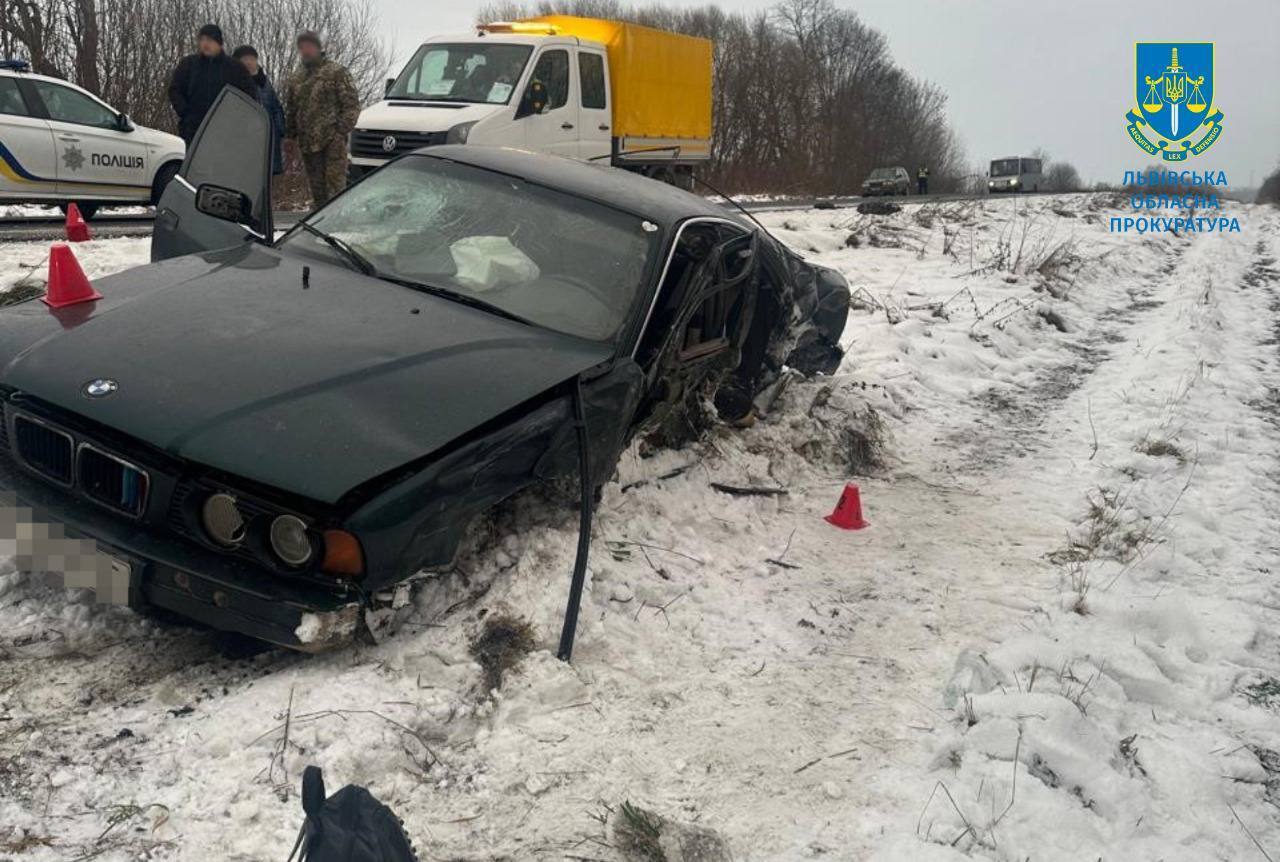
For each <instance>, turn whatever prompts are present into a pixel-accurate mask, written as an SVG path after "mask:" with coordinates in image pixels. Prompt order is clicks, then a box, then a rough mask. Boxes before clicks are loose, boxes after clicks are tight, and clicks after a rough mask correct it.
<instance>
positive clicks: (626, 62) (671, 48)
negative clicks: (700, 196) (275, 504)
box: [526, 15, 712, 141]
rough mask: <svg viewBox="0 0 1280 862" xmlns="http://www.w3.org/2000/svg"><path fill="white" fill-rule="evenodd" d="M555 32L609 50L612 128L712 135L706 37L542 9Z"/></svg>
mask: <svg viewBox="0 0 1280 862" xmlns="http://www.w3.org/2000/svg"><path fill="white" fill-rule="evenodd" d="M526 20H527V21H530V22H534V21H536V22H540V23H545V24H550V25H552V26H553V27H555V28H556V31H557V35H560V36H575V37H577V38H579V39H584V40H587V41H591V42H600V43H602V44H603V45H604V46H605V48H606V50H607V52H608V55H609V79H610V82H611V86H612V89H613V134H614V136H615V137H620V138H675V139H694V140H698V141H708V140H710V138H711V47H712V46H711V41H710V40H709V39H700V38H697V37H695V36H683V35H680V34H678V33H668V32H666V31H664V30H654V29H652V28H650V27H641V26H640V25H638V24H625V23H623V22H621V21H604V20H601V19H598V18H576V17H574V16H571V15H543V16H540V17H538V18H529V19H526Z"/></svg>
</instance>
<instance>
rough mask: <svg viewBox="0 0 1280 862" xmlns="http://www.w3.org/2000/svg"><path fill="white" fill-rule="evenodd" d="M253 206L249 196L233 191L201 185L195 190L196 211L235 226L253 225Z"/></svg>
mask: <svg viewBox="0 0 1280 862" xmlns="http://www.w3.org/2000/svg"><path fill="white" fill-rule="evenodd" d="M252 208H253V204H252V202H251V201H250V200H249V196H248V195H246V194H243V193H241V192H238V191H236V190H235V189H228V188H223V187H222V186H215V185H211V184H209V183H203V184H202V185H201V186H200V188H198V189H196V210H197V211H198V212H202V213H204V214H205V215H207V216H212V217H213V218H216V219H221V220H222V221H232V222H235V223H236V224H246V225H251V224H252V223H253V214H252Z"/></svg>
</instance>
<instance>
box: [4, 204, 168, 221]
mask: <svg viewBox="0 0 1280 862" xmlns="http://www.w3.org/2000/svg"><path fill="white" fill-rule="evenodd" d="M150 211H151V207H146V206H141V205H139V206H105V207H103V208H102V209H101V210H100V212H101V213H102V214H103V215H104V216H113V215H117V216H119V215H142V214H144V213H148V212H150ZM61 217H62V210H60V209H58V208H57V207H56V206H45V205H43V204H0V218H11V219H23V218H61Z"/></svg>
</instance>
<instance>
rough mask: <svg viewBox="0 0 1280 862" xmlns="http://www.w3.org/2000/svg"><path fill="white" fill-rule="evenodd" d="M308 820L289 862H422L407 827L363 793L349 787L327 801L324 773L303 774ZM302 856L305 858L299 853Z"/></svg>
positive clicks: (309, 771)
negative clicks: (414, 848) (405, 828)
mask: <svg viewBox="0 0 1280 862" xmlns="http://www.w3.org/2000/svg"><path fill="white" fill-rule="evenodd" d="M302 809H303V811H305V812H306V813H307V819H306V821H305V822H304V823H303V824H302V829H300V830H299V831H298V840H297V841H296V842H295V843H294V845H293V851H292V852H291V853H290V854H289V862H293V859H294V857H295V856H297V860H298V862H418V856H417V854H416V853H414V850H413V843H412V842H410V841H409V836H408V835H406V834H405V831H404V822H403V821H402V820H400V818H398V817H396V815H395V814H394V813H392V811H391V809H390V808H388V807H387V806H385V805H383V804H382V803H381V802H379V801H378V800H377V799H375V798H374V797H373V794H372V793H370V792H369V791H368V790H365V789H364V788H363V787H357V786H355V785H354V784H348V785H347V786H346V787H344V788H342V789H341V790H339V791H338V792H337V793H335V794H333V795H332V796H330V797H329V798H328V799H326V798H325V795H324V777H323V776H322V775H321V773H320V767H318V766H308V767H307V768H306V769H304V770H303V772H302ZM299 851H301V855H298V852H299Z"/></svg>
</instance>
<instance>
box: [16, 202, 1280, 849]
mask: <svg viewBox="0 0 1280 862" xmlns="http://www.w3.org/2000/svg"><path fill="white" fill-rule="evenodd" d="M1123 203H1124V201H1123V199H1120V198H1115V199H1113V198H1112V196H1108V195H1069V196H1061V197H1037V198H1030V199H1022V198H1008V199H1000V200H978V201H965V202H956V203H925V204H920V203H918V202H915V201H912V202H910V203H907V204H905V205H904V206H902V209H901V210H900V211H899V212H895V213H891V214H887V215H877V216H872V217H868V216H866V215H863V214H860V213H856V212H850V211H847V210H818V209H815V210H808V211H802V212H788V213H785V214H784V213H774V214H762V215H760V218H761V220H762V221H764V222H765V224H766V225H767V226H768V227H769V229H770V230H771V231H772V232H774V233H775V234H776V235H777V236H778V237H779V238H780V239H782V240H783V241H785V242H787V243H789V244H790V245H792V246H793V247H794V248H796V249H797V250H799V251H801V252H802V253H804V254H809V255H812V256H814V258H815V259H816V260H817V261H818V262H821V263H823V264H826V265H829V266H834V267H836V268H838V269H840V270H841V271H842V272H843V273H844V274H845V275H846V276H847V277H848V278H849V280H850V282H851V284H852V286H853V287H854V289H855V291H856V292H855V296H854V308H855V309H856V310H855V312H854V313H853V314H852V315H851V316H850V321H849V325H848V329H847V331H846V334H845V344H846V346H847V347H848V349H849V353H848V356H847V358H846V359H845V362H844V364H843V365H842V367H841V368H840V370H839V372H838V373H837V374H835V375H833V376H831V377H829V378H825V379H821V380H814V381H804V380H795V381H792V382H790V383H789V384H788V385H787V386H785V387H783V388H782V389H781V391H779V392H778V393H776V397H775V398H774V399H773V400H772V402H771V403H770V404H769V405H768V409H767V413H766V414H765V415H762V416H760V417H759V419H758V421H756V422H755V423H754V424H753V425H752V426H751V427H746V428H719V429H716V430H715V431H714V432H713V433H712V434H711V435H710V436H709V437H708V439H706V440H705V441H703V442H702V443H701V444H700V445H699V446H697V447H694V448H687V449H685V450H682V451H669V450H658V451H644V450H643V449H642V447H641V446H639V445H637V446H636V447H633V449H632V450H631V451H629V452H628V453H627V454H626V455H625V456H624V458H623V460H622V463H621V465H620V470H619V475H618V477H617V479H616V481H614V482H612V483H610V484H609V485H608V486H607V487H606V488H605V491H604V495H603V499H602V501H601V503H600V506H599V508H598V513H597V518H596V524H595V535H594V544H593V547H592V554H591V562H590V571H589V583H588V589H587V592H586V595H585V596H584V599H583V608H582V619H581V624H580V630H579V635H578V646H577V650H576V651H575V658H574V664H573V665H572V666H567V665H564V664H562V663H561V662H558V661H557V660H556V659H555V658H554V656H553V651H554V646H555V636H556V634H557V632H558V627H559V624H560V615H561V613H562V611H563V605H564V598H565V592H566V590H567V588H568V572H569V571H570V568H571V563H572V559H573V553H574V543H575V539H576V533H575V530H576V518H575V515H574V508H573V501H572V500H571V499H560V497H559V496H558V495H557V494H555V493H553V492H552V491H547V492H545V493H543V492H539V493H535V494H530V495H525V496H522V497H519V498H517V499H514V500H512V501H509V502H508V503H506V504H504V505H503V506H502V507H500V509H499V510H498V511H497V512H495V513H494V514H493V516H492V517H491V518H489V519H487V520H486V522H485V523H484V524H482V525H480V527H479V528H478V529H477V531H476V535H475V537H474V541H473V542H472V543H471V545H470V546H469V547H468V549H467V550H466V552H465V553H464V554H463V555H462V556H461V558H460V559H459V561H458V562H457V565H456V566H455V568H454V569H453V570H451V571H449V572H441V573H433V574H432V576H431V577H428V578H426V579H425V580H424V581H423V582H422V584H421V589H420V590H418V592H417V595H416V596H415V598H414V604H413V606H412V607H413V610H414V612H413V613H412V614H411V615H409V617H408V619H407V620H405V621H404V623H403V625H402V626H401V628H400V631H399V632H398V633H396V634H394V635H392V636H388V637H385V638H383V639H382V640H381V642H380V643H378V644H367V643H361V644H356V645H353V646H351V647H349V648H345V649H342V650H337V651H333V652H329V653H324V654H321V655H315V656H306V655H298V654H292V653H285V652H280V651H269V652H264V653H261V654H258V655H254V656H251V657H249V658H243V659H228V658H224V657H223V656H222V655H221V654H220V653H219V652H218V650H217V649H215V642H214V639H213V638H211V637H210V636H209V635H208V634H206V633H203V632H200V631H197V630H193V629H189V628H185V627H181V626H176V625H173V624H171V623H167V622H163V621H156V620H151V619H148V618H144V617H140V616H138V615H135V614H133V613H130V612H128V611H126V610H121V609H119V608H111V607H106V606H97V605H94V604H93V603H92V601H91V600H88V599H86V598H85V597H84V596H82V595H78V594H76V593H75V592H67V591H63V590H57V591H55V590H52V589H49V588H47V587H42V586H38V585H36V584H35V583H32V582H28V579H27V578H25V577H24V576H22V575H20V574H18V573H16V572H15V571H14V566H13V564H12V562H11V561H0V631H2V632H3V634H0V823H2V824H4V825H3V826H0V855H11V856H13V857H14V858H16V859H21V860H24V862H27V860H31V862H43V860H55V859H57V860H64V859H68V858H75V857H76V856H81V857H88V856H94V857H95V858H98V859H102V860H125V859H135V858H152V859H197V858H227V859H245V860H247V859H261V858H277V857H279V858H282V857H283V856H284V855H285V854H287V852H288V848H289V847H290V846H291V845H292V841H293V838H294V833H295V829H296V807H297V800H296V790H295V788H296V787H297V783H298V778H299V776H300V775H301V772H302V769H303V767H304V766H305V765H307V764H309V763H316V764H319V765H321V766H323V767H324V769H325V772H326V775H329V776H331V777H332V780H333V781H336V782H338V783H348V782H350V783H355V784H361V785H365V786H368V787H369V788H370V790H371V791H373V792H374V793H375V794H376V795H377V796H378V797H379V798H380V799H381V800H383V801H384V802H386V803H387V804H388V805H390V806H391V807H392V808H394V809H395V810H396V811H397V812H398V813H401V814H402V815H403V816H404V817H405V820H406V824H405V825H406V828H407V831H408V832H409V834H410V835H412V836H414V838H415V839H416V840H417V842H418V844H419V846H420V847H422V848H423V853H424V856H425V858H456V859H475V860H480V859H484V860H489V859H560V858H565V857H566V856H579V857H588V858H599V859H605V860H617V859H629V860H635V859H644V858H665V859H668V860H677V859H684V860H685V862H694V860H713V862H719V860H721V859H723V858H733V859H738V860H780V859H805V858H820V857H826V858H833V859H845V858H858V859H862V858H875V859H882V860H898V859H913V860H915V859H925V860H947V859H958V858H963V857H964V856H966V855H967V856H972V857H978V858H990V859H1009V860H1015V859H1017V860H1021V859H1025V858H1027V857H1031V858H1035V859H1095V858H1107V859H1112V858H1116V859H1156V858H1162V859H1167V860H1202V859H1247V858H1264V854H1266V853H1271V854H1272V855H1275V854H1276V853H1277V852H1280V812H1277V803H1278V802H1280V754H1277V752H1280V719H1278V717H1277V712H1278V711H1280V682H1278V680H1280V640H1278V639H1277V635H1276V631H1277V630H1278V629H1280V627H1278V626H1277V614H1278V613H1280V611H1278V610H1277V608H1278V607H1280V597H1277V595H1276V587H1275V573H1276V571H1277V570H1278V569H1280V549H1277V547H1276V539H1275V524H1276V523H1277V522H1280V349H1278V347H1277V333H1278V332H1280V272H1278V271H1277V267H1276V258H1277V257H1280V248H1277V245H1278V244H1280V214H1277V212H1276V211H1275V210H1274V209H1266V208H1262V207H1252V206H1243V205H1235V204H1227V206H1229V207H1231V208H1233V210H1238V214H1239V216H1240V218H1241V221H1242V223H1243V224H1244V225H1245V231H1244V233H1242V234H1236V235H1217V234H1201V235H1188V236H1182V237H1173V236H1152V235H1148V236H1145V237H1137V236H1132V235H1118V234H1111V233H1109V232H1108V231H1107V218H1108V216H1109V214H1110V213H1111V212H1112V211H1113V210H1114V208H1115V207H1117V206H1121V205H1123ZM1233 214H1234V213H1233ZM76 251H77V254H78V256H79V257H80V259H81V261H82V263H83V264H84V266H85V269H86V271H87V272H88V273H89V275H90V276H91V277H95V276H98V275H102V274H104V273H107V272H111V271H116V270H119V269H122V268H125V267H127V266H130V265H135V264H138V263H142V262H144V261H145V259H146V257H147V241H146V240H97V241H93V242H90V243H85V244H82V245H80V246H77V249H76ZM46 254H47V247H45V246H43V245H40V244H30V243H11V244H4V245H0V298H2V297H4V296H5V294H6V293H7V292H12V291H13V290H15V289H22V287H21V285H22V284H34V283H39V282H40V281H41V280H42V279H43V273H42V271H41V267H42V263H41V259H42V257H44V256H45V255H46ZM0 301H3V300H2V299H0ZM855 476H856V477H857V482H858V484H859V485H860V487H861V490H862V497H863V502H864V505H865V506H866V508H867V520H869V521H870V522H871V526H870V527H869V528H868V529H866V530H861V531H857V532H845V531H842V530H837V529H835V528H833V527H831V526H830V525H828V524H827V523H825V522H824V521H823V516H824V515H825V514H827V513H828V512H830V510H831V507H832V506H833V505H834V504H835V502H836V500H837V499H838V498H839V496H840V493H841V489H842V488H843V487H844V485H845V483H846V482H847V481H849V480H850V479H851V478H853V477H855ZM725 488H733V489H748V490H749V491H751V493H734V492H729V493H726V492H724V490H723V489H725ZM781 491H785V493H781ZM757 492H759V493H757ZM486 639H489V640H488V641H487V640H486ZM490 641H491V642H490ZM175 712H181V713H182V714H181V715H176V714H175ZM291 797H294V798H291ZM623 800H625V801H626V802H625V806H624V803H623ZM627 811H630V812H632V814H631V815H629V814H627V813H626V812H627ZM632 815H634V816H632ZM620 828H621V829H623V831H624V833H626V831H627V830H628V829H630V832H631V834H632V837H633V838H634V847H635V848H639V849H631V850H628V849H627V848H628V846H631V845H628V843H627V842H628V841H630V840H631V839H625V840H624V839H623V838H622V836H620V835H619V832H618V830H619V829H620ZM651 833H656V835H655V834H651ZM645 836H648V839H646V837H645ZM649 839H654V840H649ZM655 840H656V845H655ZM644 848H648V849H644ZM1263 848H1266V849H1263ZM642 853H650V854H651V855H650V856H649V857H646V856H644V855H636V854H642ZM654 853H661V854H662V855H661V856H653V855H652V854H654Z"/></svg>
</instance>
